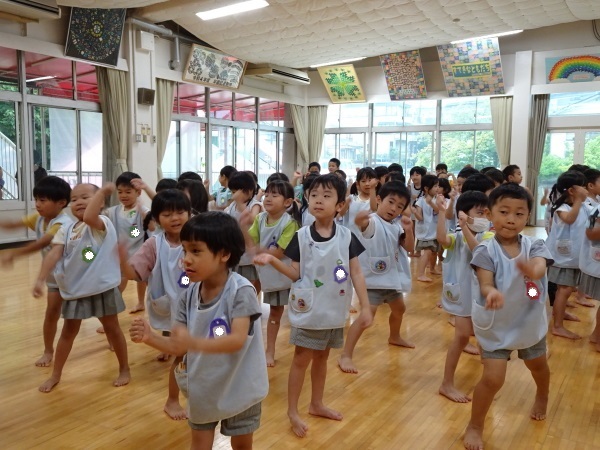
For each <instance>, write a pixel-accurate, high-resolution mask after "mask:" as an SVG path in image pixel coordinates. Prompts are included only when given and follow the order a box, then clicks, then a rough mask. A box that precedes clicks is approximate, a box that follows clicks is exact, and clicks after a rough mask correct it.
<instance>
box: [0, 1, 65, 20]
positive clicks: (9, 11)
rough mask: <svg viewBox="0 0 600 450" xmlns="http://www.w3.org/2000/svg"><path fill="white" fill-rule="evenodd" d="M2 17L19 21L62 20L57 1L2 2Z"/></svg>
mask: <svg viewBox="0 0 600 450" xmlns="http://www.w3.org/2000/svg"><path fill="white" fill-rule="evenodd" d="M0 17H1V18H4V19H14V20H18V21H39V20H44V19H60V8H59V7H58V6H57V4H56V0H0Z"/></svg>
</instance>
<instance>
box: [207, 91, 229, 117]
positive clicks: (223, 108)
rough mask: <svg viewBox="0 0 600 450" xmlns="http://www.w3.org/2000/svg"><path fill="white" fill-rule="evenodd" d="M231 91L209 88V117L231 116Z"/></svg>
mask: <svg viewBox="0 0 600 450" xmlns="http://www.w3.org/2000/svg"><path fill="white" fill-rule="evenodd" d="M232 114H233V92H231V91H220V90H217V89H211V90H210V114H209V116H210V117H214V118H215V119H229V120H231V119H232V118H233V115H232Z"/></svg>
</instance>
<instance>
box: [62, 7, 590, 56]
mask: <svg viewBox="0 0 600 450" xmlns="http://www.w3.org/2000/svg"><path fill="white" fill-rule="evenodd" d="M239 1H240V0H170V1H160V0H159V1H157V0H145V1H144V0H137V1H136V0H93V1H92V0H59V1H58V3H59V4H62V5H67V6H81V7H91V6H92V4H93V6H94V7H106V8H115V7H127V8H132V7H138V8H139V9H137V10H135V11H134V12H133V15H134V16H135V17H138V18H142V19H144V20H147V21H150V22H153V23H158V22H165V21H169V20H171V21H174V22H175V23H177V24H178V25H180V26H181V27H183V28H184V29H186V30H187V31H189V32H190V33H192V34H194V35H195V36H196V37H198V38H199V39H200V40H202V41H204V42H207V43H209V44H210V45H212V46H214V47H215V48H218V49H220V50H221V51H223V52H225V53H229V54H231V55H234V56H236V57H238V58H241V59H244V60H247V61H249V62H253V63H272V64H278V65H282V66H287V67H292V68H306V67H309V66H310V65H313V64H319V63H327V62H331V61H336V60H343V59H349V58H358V57H371V56H377V55H382V54H385V53H390V52H398V51H405V50H414V49H420V48H424V47H431V46H435V45H439V44H445V43H448V42H450V41H452V40H456V39H465V38H469V37H476V36H482V35H487V34H491V33H498V32H503V31H509V30H516V29H523V30H529V29H535V28H541V27H546V26H551V25H557V24H561V23H568V22H575V21H580V20H587V21H590V20H594V19H600V0H512V1H509V0H415V1H411V0H268V2H269V4H270V6H268V7H266V8H263V9H259V10H256V11H252V12H247V13H243V14H239V15H234V16H229V17H224V18H220V19H214V20H210V21H203V20H200V19H199V18H198V17H197V16H196V15H195V13H196V12H198V11H205V10H208V9H211V8H215V7H222V6H226V5H229V4H232V3H237V2H239ZM590 32H591V24H590Z"/></svg>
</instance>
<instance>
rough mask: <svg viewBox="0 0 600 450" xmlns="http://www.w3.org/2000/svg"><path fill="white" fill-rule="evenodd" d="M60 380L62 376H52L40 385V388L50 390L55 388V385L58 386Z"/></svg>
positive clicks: (40, 389) (45, 390) (41, 390)
mask: <svg viewBox="0 0 600 450" xmlns="http://www.w3.org/2000/svg"><path fill="white" fill-rule="evenodd" d="M59 381H60V378H53V377H50V378H48V379H47V380H46V381H44V382H43V383H42V384H41V385H40V387H39V388H38V390H39V391H40V392H50V391H51V390H52V389H54V386H56V385H57V384H58V382H59Z"/></svg>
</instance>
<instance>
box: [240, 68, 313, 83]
mask: <svg viewBox="0 0 600 450" xmlns="http://www.w3.org/2000/svg"><path fill="white" fill-rule="evenodd" d="M244 75H245V76H248V77H253V78H264V79H266V80H270V81H276V82H278V83H283V84H301V85H306V84H310V78H308V74H307V73H306V72H302V71H300V70H296V69H289V68H287V67H281V66H275V65H272V64H249V65H248V68H247V69H246V72H245V73H244Z"/></svg>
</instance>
